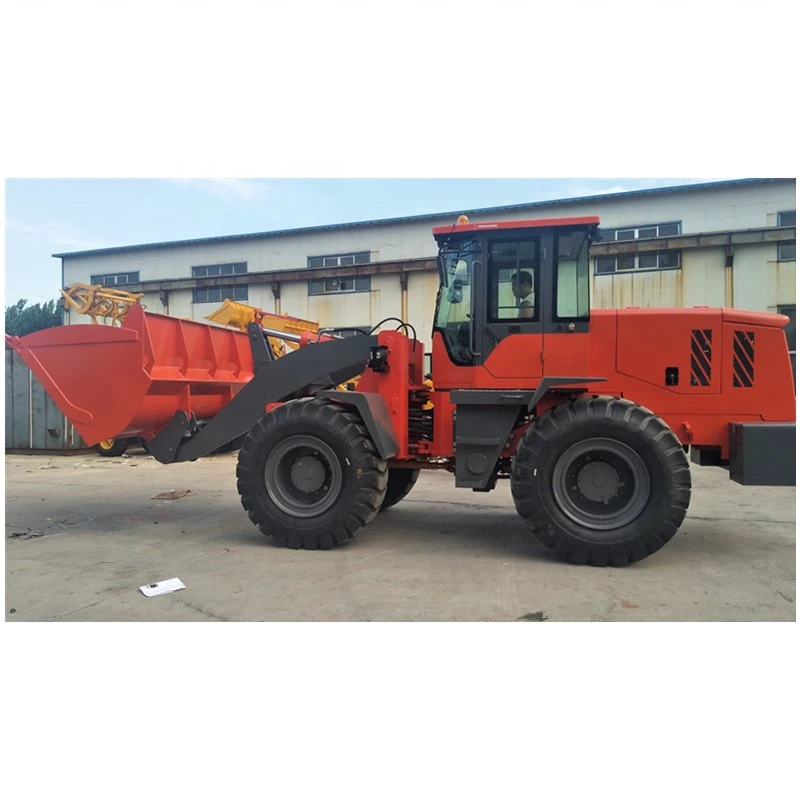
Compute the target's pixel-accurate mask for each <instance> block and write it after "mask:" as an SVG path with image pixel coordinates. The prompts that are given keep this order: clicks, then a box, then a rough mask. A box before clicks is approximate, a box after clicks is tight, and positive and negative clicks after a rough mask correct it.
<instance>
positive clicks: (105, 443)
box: [99, 439, 114, 450]
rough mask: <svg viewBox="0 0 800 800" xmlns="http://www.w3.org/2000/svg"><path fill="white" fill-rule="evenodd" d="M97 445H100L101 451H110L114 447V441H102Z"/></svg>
mask: <svg viewBox="0 0 800 800" xmlns="http://www.w3.org/2000/svg"><path fill="white" fill-rule="evenodd" d="M99 444H100V449H101V450H110V449H111V448H112V447H113V446H114V440H113V439H103V441H102V442H100V443H99Z"/></svg>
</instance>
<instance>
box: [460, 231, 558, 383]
mask: <svg viewBox="0 0 800 800" xmlns="http://www.w3.org/2000/svg"><path fill="white" fill-rule="evenodd" d="M550 238H551V237H550V236H548V235H547V234H546V233H544V232H530V231H520V230H516V231H509V232H508V233H505V232H500V231H498V232H497V233H496V234H495V235H492V236H490V237H488V238H487V240H486V246H485V251H484V252H485V263H486V268H485V269H481V270H476V287H475V288H476V293H477V295H478V296H479V297H482V298H486V302H485V303H483V304H481V307H479V308H476V309H475V311H476V320H475V322H476V325H475V331H476V333H477V336H476V337H475V338H476V343H475V344H476V350H477V351H478V353H479V354H480V356H479V359H478V360H479V361H480V363H482V364H483V365H484V367H485V368H486V369H487V370H488V372H489V373H490V374H491V375H493V376H494V377H496V378H538V377H541V376H542V362H543V342H544V339H543V337H544V319H545V318H546V311H547V309H546V305H547V303H546V298H547V290H546V287H545V285H544V283H543V277H544V275H545V274H546V273H547V271H548V269H547V263H546V261H547V256H548V253H547V251H548V247H547V243H548V240H549V239H550ZM515 278H516V282H515V280H514V279H515ZM477 284H482V285H477ZM528 285H530V292H527V286H528ZM531 306H532V312H533V313H532V315H530V316H529V314H531V312H530V310H529V309H530V308H531Z"/></svg>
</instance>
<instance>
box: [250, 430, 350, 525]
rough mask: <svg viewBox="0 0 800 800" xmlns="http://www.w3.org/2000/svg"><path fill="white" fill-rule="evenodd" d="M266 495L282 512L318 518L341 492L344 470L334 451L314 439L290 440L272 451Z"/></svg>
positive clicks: (267, 466)
mask: <svg viewBox="0 0 800 800" xmlns="http://www.w3.org/2000/svg"><path fill="white" fill-rule="evenodd" d="M264 484H265V486H266V490H267V494H268V495H269V497H270V499H271V500H272V502H273V503H275V505H276V506H278V508H280V509H281V511H284V512H285V513H287V514H291V515H292V516H294V517H316V516H318V515H319V514H322V513H324V512H325V511H327V510H328V509H329V508H330V507H331V506H332V505H333V504H334V503H335V502H336V500H337V498H338V497H339V493H340V492H341V489H342V467H341V464H340V463H339V459H338V458H337V457H336V453H334V452H333V449H332V448H331V447H330V446H329V445H327V444H326V443H325V442H323V441H322V440H321V439H317V438H316V437H315V436H291V437H289V438H288V439H286V440H284V441H283V442H281V443H280V444H279V445H278V446H277V447H275V448H273V449H272V451H271V452H270V454H269V456H268V457H267V462H266V464H265V466H264Z"/></svg>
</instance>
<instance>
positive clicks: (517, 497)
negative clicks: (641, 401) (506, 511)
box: [511, 397, 691, 566]
mask: <svg viewBox="0 0 800 800" xmlns="http://www.w3.org/2000/svg"><path fill="white" fill-rule="evenodd" d="M511 492H512V495H513V497H514V504H515V505H516V508H517V511H518V512H519V514H520V515H521V516H522V517H523V519H524V520H525V521H526V522H527V523H528V525H529V526H530V527H531V529H532V530H533V532H534V534H535V535H536V536H537V537H538V538H539V539H540V540H541V541H542V542H543V543H544V544H545V545H547V546H548V547H550V548H552V549H554V550H556V551H557V552H558V553H559V554H560V555H562V556H563V557H564V558H566V559H567V560H568V561H573V562H578V563H582V564H594V565H597V566H607V565H614V566H622V565H624V564H629V563H632V562H634V561H638V560H640V559H642V558H644V557H645V556H648V555H650V554H651V553H654V552H656V551H657V550H659V549H660V548H662V547H663V546H664V545H665V544H666V543H667V542H668V541H669V540H670V539H671V538H672V537H673V536H674V535H675V532H676V531H677V530H678V528H679V527H680V525H681V523H682V522H683V519H684V517H685V516H686V510H687V508H688V506H689V497H690V494H691V476H690V471H689V464H688V463H687V461H686V454H685V453H684V450H683V447H682V446H681V444H680V442H679V441H678V438H677V437H676V436H675V434H674V433H673V432H672V431H671V430H670V428H669V427H668V426H667V425H666V424H665V423H664V422H663V421H662V420H661V419H659V418H658V417H657V416H655V414H653V413H651V412H650V411H648V410H647V409H645V408H642V407H641V406H637V405H636V404H634V403H631V402H630V401H628V400H621V399H618V398H613V397H597V398H586V399H581V400H578V401H576V402H574V403H569V404H565V405H562V406H558V407H556V408H554V409H551V410H550V411H548V412H546V413H545V414H544V415H542V417H541V418H540V419H539V420H538V421H537V422H536V423H535V424H534V425H532V426H531V427H530V428H529V429H528V431H527V432H526V433H525V436H523V438H522V440H521V441H520V444H519V447H518V449H517V454H516V457H515V459H514V465H513V468H512V474H511Z"/></svg>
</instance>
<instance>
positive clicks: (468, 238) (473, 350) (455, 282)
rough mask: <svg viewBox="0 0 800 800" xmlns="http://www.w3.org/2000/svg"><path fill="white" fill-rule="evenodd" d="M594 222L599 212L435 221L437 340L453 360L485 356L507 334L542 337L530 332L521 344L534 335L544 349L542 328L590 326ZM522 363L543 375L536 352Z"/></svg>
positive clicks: (478, 360) (473, 362)
mask: <svg viewBox="0 0 800 800" xmlns="http://www.w3.org/2000/svg"><path fill="white" fill-rule="evenodd" d="M599 224H600V219H599V217H573V218H565V219H549V220H547V219H544V220H520V221H513V222H481V223H470V222H469V221H468V219H467V217H465V216H461V217H459V219H458V222H456V224H455V225H451V226H443V227H437V228H434V229H433V235H434V237H435V238H436V242H437V244H438V245H439V256H438V268H439V281H440V286H439V293H438V296H437V298H436V315H435V319H434V347H435V346H436V339H438V337H437V336H436V333H437V332H438V333H439V334H441V341H442V342H443V345H444V348H445V349H446V351H447V356H448V358H449V360H450V361H451V362H452V364H453V365H456V366H461V367H469V366H478V365H482V364H485V363H486V362H487V359H489V357H490V356H491V355H492V353H493V352H494V351H495V350H496V349H497V348H498V347H499V346H500V345H501V343H502V342H503V341H504V340H505V339H507V338H508V337H510V336H514V335H523V336H526V339H527V337H540V338H539V339H535V338H531V339H527V342H528V344H529V345H531V346H530V347H527V348H526V351H527V352H529V353H530V352H532V351H533V350H537V342H538V351H539V354H541V352H542V351H541V347H542V339H541V337H543V336H544V334H546V333H579V332H583V333H586V332H588V330H589V281H590V275H589V246H590V244H591V242H592V241H593V240H594V239H596V238H597V227H598V225H599ZM495 360H497V361H500V362H502V361H503V359H502V358H500V359H495ZM498 368H499V369H501V370H502V369H503V367H502V366H499V367H498ZM523 369H524V373H523V374H525V375H529V376H531V377H534V376H535V375H536V373H537V371H538V374H540V375H541V363H539V364H538V366H537V365H536V364H535V363H534V359H531V363H530V365H523ZM509 377H512V376H511V375H509Z"/></svg>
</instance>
